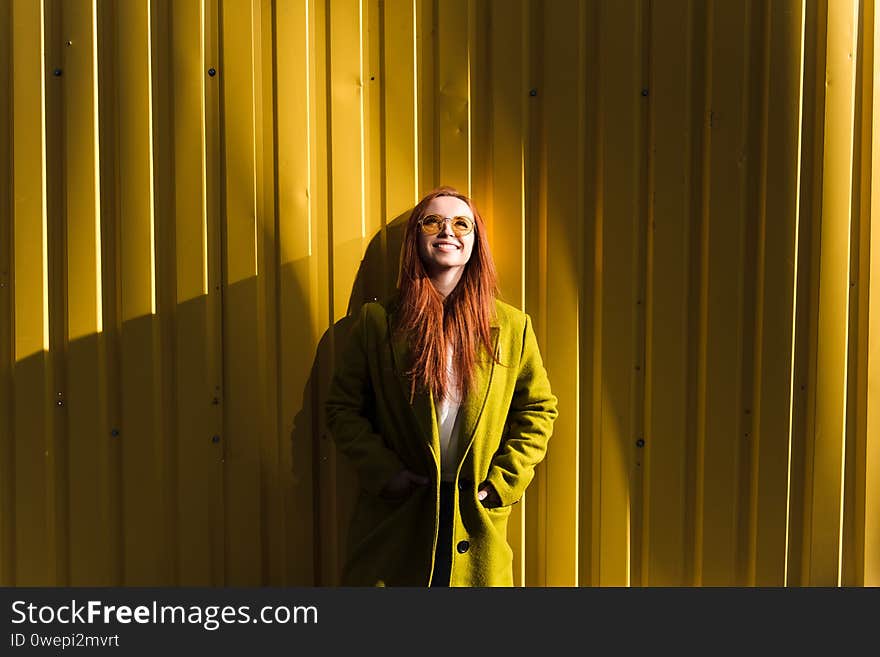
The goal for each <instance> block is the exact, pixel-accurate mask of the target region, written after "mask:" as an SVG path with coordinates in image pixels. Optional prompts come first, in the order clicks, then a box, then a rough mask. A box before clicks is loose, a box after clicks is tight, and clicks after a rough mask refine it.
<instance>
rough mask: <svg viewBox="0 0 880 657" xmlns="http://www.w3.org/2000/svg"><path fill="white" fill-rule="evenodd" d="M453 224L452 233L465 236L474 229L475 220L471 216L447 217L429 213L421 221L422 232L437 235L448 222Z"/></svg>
mask: <svg viewBox="0 0 880 657" xmlns="http://www.w3.org/2000/svg"><path fill="white" fill-rule="evenodd" d="M447 221H448V222H450V223H451V224H452V234H453V235H455V236H456V237H464V236H465V235H468V234H470V233H471V232H472V231H473V230H474V220H473V219H471V218H470V217H449V218H448V219H445V218H443V217H441V216H440V215H439V214H429V215H428V216H427V217H423V218H422V219H421V220H420V221H419V225H420V226H421V228H422V232H423V233H424V234H425V235H436V234H437V233H439V232H440V230H441V229H442V228H443V225H444V224H445V223H446V222H447Z"/></svg>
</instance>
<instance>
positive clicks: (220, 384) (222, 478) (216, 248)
mask: <svg viewBox="0 0 880 657" xmlns="http://www.w3.org/2000/svg"><path fill="white" fill-rule="evenodd" d="M220 1H221V0H202V18H203V21H202V32H203V39H204V47H203V52H202V54H203V59H202V70H201V71H200V74H201V76H202V80H203V81H204V75H205V73H206V72H207V69H208V68H210V67H217V66H218V65H219V63H220V61H221V60H220V57H221V55H222V49H221V44H220V39H221V36H222V35H221V29H220V25H221V20H222V16H221V7H220ZM202 88H203V95H202V98H203V103H204V104H203V112H204V113H203V121H204V125H205V135H204V141H203V143H204V148H205V152H206V155H205V168H204V185H205V190H206V191H205V199H206V200H205V206H204V207H205V226H206V228H205V235H206V239H205V252H206V255H207V257H206V260H205V261H206V262H207V263H208V265H207V266H206V269H207V283H208V285H207V299H208V319H209V321H208V330H209V333H210V335H209V336H208V337H209V339H208V343H209V344H208V349H212V350H213V353H211V352H210V351H209V352H208V353H209V366H208V370H209V376H212V377H213V378H214V381H211V383H215V382H216V383H215V388H216V390H217V391H221V390H222V391H223V394H225V389H226V388H225V385H226V380H225V376H226V374H225V369H226V368H224V367H223V353H224V351H223V335H224V331H223V312H224V311H223V287H224V285H225V280H224V273H225V266H224V244H225V237H224V232H225V230H224V222H223V217H224V216H225V201H224V184H223V175H224V171H223V155H222V154H223V152H224V150H223V149H224V143H223V130H222V126H223V103H222V97H223V96H222V93H223V87H222V85H221V84H220V83H213V82H211V81H208V84H207V86H205V85H204V83H203V87H202ZM225 418H226V405H225V404H224V405H223V406H222V407H221V408H220V409H219V412H217V414H216V415H215V417H214V430H215V431H217V432H218V434H219V435H220V436H221V438H222V436H223V435H224V434H225V429H226V423H225ZM225 442H226V441H224V440H221V441H220V453H221V456H220V459H219V462H216V463H215V470H214V476H215V477H216V479H215V485H216V486H217V491H216V496H215V497H214V499H216V500H217V504H216V505H215V506H214V507H213V508H212V509H211V532H212V539H213V541H212V554H211V576H212V580H213V584H214V585H215V586H224V585H225V584H226V581H227V579H226V559H227V554H228V552H227V542H226V533H227V532H226V527H227V518H226V516H227V511H226V508H227V504H226V498H227V481H226V466H225V449H226V447H225Z"/></svg>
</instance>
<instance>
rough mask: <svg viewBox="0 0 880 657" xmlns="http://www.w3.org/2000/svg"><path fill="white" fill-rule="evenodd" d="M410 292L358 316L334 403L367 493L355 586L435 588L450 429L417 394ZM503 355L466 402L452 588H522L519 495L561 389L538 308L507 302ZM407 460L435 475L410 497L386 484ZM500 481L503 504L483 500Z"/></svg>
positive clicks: (352, 578) (358, 529) (332, 426)
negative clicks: (444, 449)
mask: <svg viewBox="0 0 880 657" xmlns="http://www.w3.org/2000/svg"><path fill="white" fill-rule="evenodd" d="M398 298H399V297H398V295H397V294H395V295H394V296H392V297H391V298H390V299H388V300H386V301H383V302H373V303H367V304H365V305H364V306H363V308H362V309H361V312H360V315H359V316H358V317H357V319H356V321H355V322H354V325H353V326H352V330H351V334H350V337H349V340H348V342H347V346H346V348H345V349H344V351H343V353H341V354H339V355H338V357H337V361H336V362H337V367H336V371H335V373H334V376H333V380H332V382H331V386H330V391H329V395H328V398H327V403H326V407H325V410H326V420H327V426H328V428H329V430H330V433H331V434H332V436H333V438H334V440H335V441H336V444H337V446H338V448H339V450H340V451H341V452H342V453H343V454H345V455H346V456H347V457H348V458H350V459H351V461H352V462H353V464H354V466H355V468H356V470H357V472H358V475H359V480H360V491H359V495H358V498H357V501H356V503H355V508H354V511H353V514H352V517H351V522H350V525H349V529H348V537H347V539H348V540H347V553H346V563H345V566H344V568H343V572H342V585H344V586H373V585H378V586H427V585H428V584H429V583H430V581H431V575H432V572H433V567H434V549H435V545H436V541H437V532H438V524H439V503H440V485H439V475H440V439H439V432H438V424H437V418H436V413H435V410H434V399H433V395H431V394H429V393H422V394H419V393H417V394H416V397H415V398H414V400H413V403H412V404H410V403H409V384H408V382H407V381H406V379H405V378H404V377H403V375H402V373H403V372H404V371H405V370H406V368H407V367H409V366H410V365H411V363H412V358H411V355H410V353H409V349H408V348H407V346H406V344H405V341H404V340H403V339H401V338H394V339H393V340H392V339H390V337H389V336H390V335H391V331H390V327H391V322H392V319H393V316H394V311H395V308H396V304H397V303H398ZM492 339H493V341H494V345H495V353H496V355H497V356H498V359H499V360H500V361H501V363H503V364H504V366H501V365H498V364H496V363H493V362H492V361H491V360H489V359H488V356H487V355H486V354H485V353H483V354H482V356H483V358H482V360H481V361H479V362H478V364H477V369H476V372H475V378H474V385H473V388H472V392H471V393H470V394H469V395H468V396H467V397H466V398H465V399H464V400H463V401H462V405H461V409H460V411H459V412H460V413H462V414H463V415H462V418H461V424H460V427H461V436H460V439H459V445H460V454H459V457H460V458H459V468H458V477H457V480H456V484H457V485H456V486H455V495H456V500H455V502H456V503H455V505H454V508H455V512H454V518H453V534H452V536H453V540H452V546H451V557H452V574H451V581H450V583H451V585H452V586H511V585H512V584H513V551H512V550H511V548H510V546H509V545H508V543H507V520H508V518H509V516H510V512H511V505H513V504H515V503H516V502H518V501H519V500H520V498H521V497H522V495H523V492H524V491H525V489H526V486H528V485H529V482H531V480H532V477H533V476H534V468H535V466H536V465H537V464H538V463H539V462H540V461H541V460H542V459H543V458H544V454H545V453H546V450H547V441H548V439H549V438H550V435H551V433H552V430H553V422H554V420H555V419H556V415H557V410H556V401H557V400H556V397H555V396H554V395H553V393H552V392H551V391H550V383H549V381H548V379H547V373H546V371H545V369H544V366H543V363H542V360H541V355H540V353H539V351H538V344H537V341H536V340H535V334H534V331H533V330H532V326H531V320H530V318H529V316H528V315H526V314H525V313H523V312H521V311H519V310H517V309H516V308H514V307H513V306H510V305H508V304H506V303H504V302H502V301H499V300H496V320H495V321H494V322H493V324H492ZM403 468H408V469H409V470H411V471H413V472H415V473H417V474H420V475H424V476H426V477H428V478H429V479H430V482H431V483H430V484H428V485H426V486H419V487H416V488H415V489H414V492H413V493H412V494H411V495H409V496H408V497H406V498H404V499H397V500H388V499H385V498H383V497H380V496H379V491H380V490H381V489H382V488H383V487H384V485H385V484H386V483H387V482H388V481H389V479H391V477H392V476H393V475H395V474H396V473H397V472H399V471H400V470H401V469H403ZM484 481H489V482H491V483H492V485H493V486H494V487H495V490H496V491H497V492H498V495H499V497H500V499H501V506H500V507H496V508H487V507H485V506H483V503H482V502H480V501H479V500H478V499H477V489H478V487H479V485H480V483H481V482H484Z"/></svg>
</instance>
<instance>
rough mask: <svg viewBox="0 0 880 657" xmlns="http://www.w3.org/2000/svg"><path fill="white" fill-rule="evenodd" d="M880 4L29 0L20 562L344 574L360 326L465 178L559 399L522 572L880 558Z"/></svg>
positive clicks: (20, 202) (22, 106)
mask: <svg viewBox="0 0 880 657" xmlns="http://www.w3.org/2000/svg"><path fill="white" fill-rule="evenodd" d="M878 20H880V19H878V17H877V16H875V11H874V3H873V1H871V0H867V1H864V0H863V1H859V0H846V1H843V0H841V1H840V2H833V3H832V2H828V1H827V0H822V1H813V0H800V1H799V0H784V1H781V2H773V3H765V2H760V1H759V0H749V1H747V2H722V1H720V0H719V1H715V2H705V3H704V2H692V1H691V0H669V1H664V2H662V3H660V2H652V1H651V0H628V1H626V2H617V1H615V2H611V1H610V0H607V1H605V0H584V1H581V2H575V1H570V2H555V1H554V2H552V3H551V2H546V3H543V2H538V1H537V0H519V1H513V2H510V1H507V0H448V1H447V0H443V1H442V2H440V1H438V0H398V1H391V0H340V1H338V2H337V1H336V0H334V1H333V2H328V1H327V0H299V1H296V2H294V1H291V2H273V1H272V0H223V1H222V2H221V1H220V0H200V1H196V0H193V1H189V2H171V1H170V0H131V1H128V0H126V1H124V2H122V1H119V0H115V1H113V0H65V1H64V2H61V1H60V0H42V1H38V0H12V1H10V2H5V3H3V4H2V5H0V48H2V51H0V99H2V100H0V124H2V125H4V126H6V129H5V130H4V131H2V132H0V181H2V184H0V208H2V216H3V221H2V222H0V311H2V314H0V368H2V372H3V375H2V377H0V459H2V460H0V478H2V479H0V481H2V485H0V583H2V584H5V585H39V584H71V585H86V584H93V585H120V584H126V585H141V584H154V585H163V584H186V585H269V584H271V585H311V584H324V585H326V584H334V583H335V582H336V581H337V573H338V568H339V565H340V563H341V559H342V555H343V553H344V548H343V541H344V536H345V530H346V524H347V519H348V514H349V512H350V510H351V506H352V504H353V496H354V494H355V491H354V489H353V486H352V484H353V481H354V473H353V471H352V470H351V468H350V467H349V466H348V464H347V463H345V462H344V461H342V460H341V459H339V458H338V457H337V454H336V451H335V449H334V446H333V443H332V441H331V440H330V439H329V438H328V437H327V435H326V433H325V431H324V429H323V426H322V414H321V405H322V400H323V396H324V392H325V390H326V388H327V385H328V383H329V377H330V374H331V372H332V367H333V359H334V353H336V351H337V350H338V348H339V339H340V336H341V335H343V334H344V328H345V326H346V324H347V321H348V320H347V317H348V315H349V314H350V312H351V311H352V310H354V309H355V308H356V307H357V306H358V305H360V304H361V303H362V302H363V301H364V300H365V299H369V298H372V297H374V296H381V295H384V294H387V293H389V292H390V291H391V290H392V289H393V286H394V283H395V280H396V268H397V260H398V253H399V248H400V244H401V240H402V225H403V222H404V221H405V219H406V216H407V214H408V212H409V210H410V209H411V208H412V205H413V204H414V203H415V202H416V201H417V200H418V198H420V197H421V196H422V195H423V194H424V193H426V192H427V191H429V190H430V189H432V188H433V187H434V186H435V185H437V184H441V183H444V184H452V185H455V186H457V187H459V188H460V189H461V190H462V191H465V192H468V193H470V194H471V195H472V196H473V197H474V199H475V201H476V202H477V204H478V206H479V207H480V208H481V210H482V211H483V213H484V215H485V216H486V218H487V222H488V229H489V231H490V240H491V242H492V245H493V249H494V252H495V255H496V260H497V265H498V269H499V272H500V275H501V284H502V291H503V293H504V297H505V299H506V300H508V301H509V302H511V303H513V304H515V305H517V306H519V307H522V308H524V309H526V310H527V311H528V312H529V313H531V314H532V316H533V318H534V320H535V326H536V330H537V332H538V338H539V342H540V346H541V349H542V352H543V354H544V358H545V361H546V364H547V367H548V370H549V372H550V377H551V381H552V383H553V386H554V391H555V392H556V394H557V395H558V397H559V400H560V416H559V420H558V422H557V428H556V432H555V435H554V438H553V440H552V442H551V448H550V450H549V453H548V457H547V460H546V462H545V463H544V464H542V466H541V467H540V468H539V470H538V473H537V476H536V478H535V481H534V483H533V484H532V486H531V488H530V489H529V492H528V495H527V496H526V499H525V500H524V503H523V504H521V505H518V507H517V509H516V510H515V512H514V514H513V516H512V519H511V526H510V534H509V539H510V541H511V543H512V545H513V546H514V548H515V549H514V552H515V555H516V557H515V559H516V560H515V576H516V580H517V582H518V583H520V584H527V585H584V586H587V585H726V584H734V585H765V586H766V585H771V586H778V585H837V584H848V585H863V584H864V585H878V584H880V521H878V520H877V509H878V504H880V456H878V455H880V420H878V408H880V407H878V403H877V399H880V394H878V392H877V386H878V385H880V384H878V382H880V358H878V355H877V351H878V345H880V320H878V316H880V305H878V290H880V274H878V271H880V270H878V263H880V246H878V244H880V237H878V235H877V234H876V233H877V231H874V233H872V231H871V227H872V223H875V222H874V221H873V217H874V216H875V215H876V214H877V212H878V211H877V210H876V207H875V205H876V203H877V195H875V194H873V193H872V192H873V191H874V190H876V189H878V188H880V183H878V182H877V180H878V175H880V173H878V172H880V165H876V166H875V163H876V162H877V160H878V153H880V138H878V132H880V130H875V125H874V120H875V117H876V116H878V114H880V100H878V98H880V96H878V95H877V93H880V92H876V89H877V88H878V86H880V85H876V84H875V80H876V79H877V75H878V71H880V67H878V66H876V65H875V57H874V53H875V50H876V48H877V39H878V38H880V23H878ZM872 283H873V285H872Z"/></svg>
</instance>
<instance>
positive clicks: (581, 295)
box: [523, 3, 589, 584]
mask: <svg viewBox="0 0 880 657" xmlns="http://www.w3.org/2000/svg"><path fill="white" fill-rule="evenodd" d="M577 26H578V27H577V29H578V33H577V34H578V37H577V39H578V45H577V49H578V53H577V80H578V92H577V108H578V111H577V117H578V118H577V149H576V158H577V174H576V176H575V180H577V181H579V182H582V181H585V180H586V171H587V162H586V160H587V144H588V140H587V130H588V128H589V126H588V123H587V93H586V80H587V50H588V47H589V40H588V36H587V34H588V32H587V10H586V7H585V6H584V4H583V3H578V6H577ZM523 95H525V94H523ZM575 208H576V212H577V227H576V235H577V243H578V245H579V247H578V248H577V250H576V251H575V255H576V257H577V280H578V281H583V280H584V269H585V262H586V261H587V257H586V256H587V254H586V252H585V251H586V249H585V245H586V240H585V232H586V198H585V195H584V194H583V193H579V194H576V200H575ZM586 292H587V291H586V289H585V287H584V286H583V285H578V293H577V329H578V339H577V344H576V345H575V354H576V363H577V375H576V377H575V395H574V399H575V409H574V412H575V415H574V429H575V441H574V448H575V453H574V459H575V463H576V464H577V465H576V467H575V468H574V491H575V494H574V496H573V503H574V522H575V527H574V531H573V535H574V537H575V544H574V582H575V584H577V583H578V582H580V580H581V541H580V533H581V467H580V463H581V458H582V456H581V438H582V436H583V435H584V432H583V427H582V424H581V419H582V415H583V406H584V403H583V400H582V399H581V395H582V394H583V393H582V390H583V387H582V385H581V378H582V375H583V373H584V365H583V363H584V360H585V359H584V354H583V352H584V345H583V343H582V341H581V337H580V336H581V335H582V331H581V327H582V325H583V323H584V321H585V317H586V316H587V312H586V303H587V299H586V297H587V293H586Z"/></svg>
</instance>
